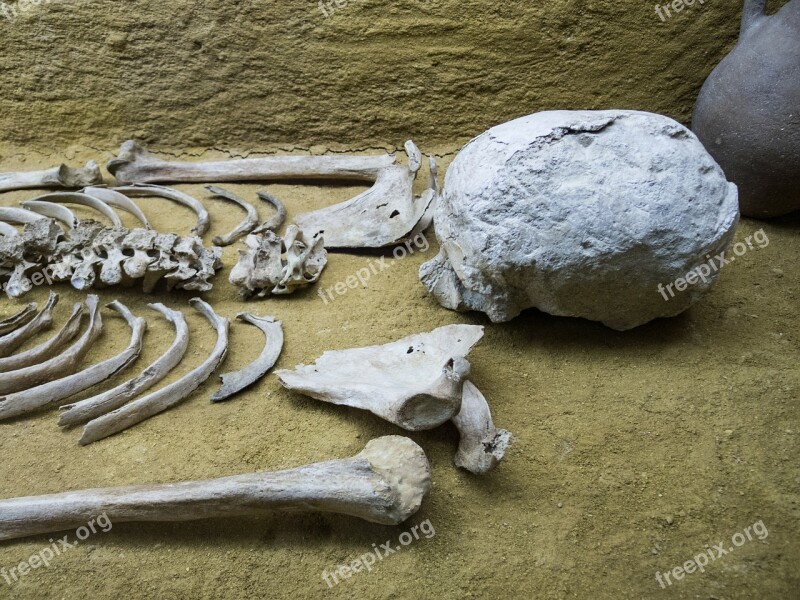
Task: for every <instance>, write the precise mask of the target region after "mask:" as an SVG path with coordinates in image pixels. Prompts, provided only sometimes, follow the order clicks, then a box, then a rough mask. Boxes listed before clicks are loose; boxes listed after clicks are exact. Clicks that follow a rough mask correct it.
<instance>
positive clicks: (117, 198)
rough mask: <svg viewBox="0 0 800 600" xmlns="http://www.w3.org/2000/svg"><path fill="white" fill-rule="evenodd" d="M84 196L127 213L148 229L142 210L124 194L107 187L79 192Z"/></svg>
mask: <svg viewBox="0 0 800 600" xmlns="http://www.w3.org/2000/svg"><path fill="white" fill-rule="evenodd" d="M81 191H82V192H83V193H84V194H87V195H89V196H93V197H94V198H97V199H98V200H101V201H103V202H105V203H106V204H108V205H109V206H112V207H114V208H118V209H120V210H124V211H125V212H127V213H130V214H132V215H133V216H134V217H136V218H137V219H138V220H139V222H140V223H141V224H142V225H144V227H145V229H150V228H151V227H150V222H149V221H148V220H147V217H146V216H145V214H144V213H143V212H142V209H141V208H139V206H138V205H137V204H136V203H135V202H134V201H133V200H131V199H130V198H128V197H127V196H126V195H125V194H122V193H120V192H117V191H114V190H112V189H109V188H107V187H97V186H94V187H87V188H84V189H82V190H81Z"/></svg>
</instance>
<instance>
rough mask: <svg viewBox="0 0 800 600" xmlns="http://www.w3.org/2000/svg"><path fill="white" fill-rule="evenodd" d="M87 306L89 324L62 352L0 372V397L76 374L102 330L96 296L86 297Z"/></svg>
mask: <svg viewBox="0 0 800 600" xmlns="http://www.w3.org/2000/svg"><path fill="white" fill-rule="evenodd" d="M86 305H87V306H88V307H89V324H88V326H87V328H86V331H85V332H84V333H83V335H82V336H81V337H80V338H78V340H77V341H75V342H74V343H73V344H72V345H71V346H69V348H67V349H66V350H65V351H64V352H62V353H61V354H59V355H58V356H55V357H53V358H51V359H50V360H47V361H45V362H43V363H39V364H37V365H32V366H30V367H25V368H23V369H17V370H16V371H9V372H8V373H0V394H9V393H13V392H17V391H19V390H23V389H27V388H32V387H35V386H38V385H41V384H42V383H46V382H48V381H53V380H54V379H58V378H59V377H61V376H63V375H66V374H69V373H74V372H75V369H76V368H77V367H78V364H79V363H80V362H81V360H82V359H83V357H84V356H86V353H87V352H89V349H90V348H91V346H92V343H93V342H94V341H95V340H96V339H97V337H98V336H99V335H100V332H101V331H102V329H103V321H102V318H101V316H100V312H99V310H98V299H97V296H94V295H89V296H87V297H86Z"/></svg>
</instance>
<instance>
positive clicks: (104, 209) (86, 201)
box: [23, 192, 122, 227]
mask: <svg viewBox="0 0 800 600" xmlns="http://www.w3.org/2000/svg"><path fill="white" fill-rule="evenodd" d="M32 202H37V203H38V202H52V203H54V204H63V203H69V204H78V205H79V206H86V207H88V208H92V209H94V210H96V211H97V212H99V213H100V214H101V215H103V216H104V217H106V218H107V219H108V220H109V221H111V224H112V225H113V226H114V227H122V221H120V219H119V215H118V214H117V213H115V212H114V209H112V208H111V207H110V206H109V205H108V204H106V203H105V202H103V201H102V200H100V199H99V198H96V197H94V196H90V195H88V194H84V193H81V192H53V193H52V194H45V195H43V196H37V197H36V198H31V200H29V201H28V202H27V204H30V203H32ZM25 204H26V203H23V206H24V205H25Z"/></svg>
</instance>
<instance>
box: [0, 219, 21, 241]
mask: <svg viewBox="0 0 800 600" xmlns="http://www.w3.org/2000/svg"><path fill="white" fill-rule="evenodd" d="M0 235H4V236H6V237H7V238H13V237H19V231H17V228H16V227H14V226H13V225H9V224H8V223H6V222H5V221H0Z"/></svg>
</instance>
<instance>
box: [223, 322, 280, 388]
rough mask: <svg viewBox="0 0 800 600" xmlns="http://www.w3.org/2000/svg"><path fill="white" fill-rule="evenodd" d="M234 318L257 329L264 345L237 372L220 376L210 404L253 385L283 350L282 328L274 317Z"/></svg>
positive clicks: (272, 365) (273, 364) (272, 364)
mask: <svg viewBox="0 0 800 600" xmlns="http://www.w3.org/2000/svg"><path fill="white" fill-rule="evenodd" d="M236 318H237V319H239V320H240V321H244V322H245V323H250V324H251V325H253V326H255V327H258V328H259V329H260V330H261V331H262V332H264V336H265V338H266V344H265V346H264V349H263V350H262V351H261V354H260V355H259V357H258V358H257V359H256V360H254V361H253V362H251V363H250V364H249V365H247V366H246V367H244V368H243V369H241V370H239V371H233V372H231V373H223V374H222V375H220V377H219V378H220V380H221V381H222V386H221V387H220V388H219V390H217V391H216V392H215V393H214V395H212V396H211V401H212V402H222V401H223V400H227V399H228V398H230V397H231V396H233V395H234V394H238V393H239V392H241V391H242V390H243V389H245V388H247V387H249V386H251V385H253V384H254V383H255V382H256V381H258V380H259V379H261V378H262V377H263V376H264V375H266V374H267V371H269V370H270V369H271V368H272V367H274V366H275V363H276V362H277V361H278V357H279V356H280V354H281V350H282V349H283V327H281V322H280V321H275V319H274V317H258V316H256V315H253V314H250V313H239V314H238V315H236Z"/></svg>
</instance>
